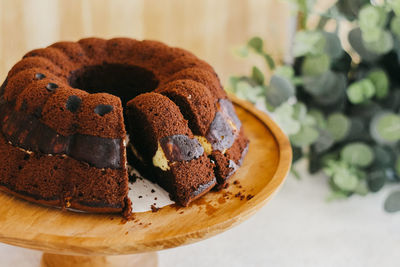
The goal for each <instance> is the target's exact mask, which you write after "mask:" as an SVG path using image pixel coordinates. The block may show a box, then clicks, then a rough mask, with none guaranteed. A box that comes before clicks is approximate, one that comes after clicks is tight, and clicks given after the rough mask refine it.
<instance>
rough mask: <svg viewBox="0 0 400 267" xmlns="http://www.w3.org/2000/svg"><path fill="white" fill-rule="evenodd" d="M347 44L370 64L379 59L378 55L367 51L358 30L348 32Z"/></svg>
mask: <svg viewBox="0 0 400 267" xmlns="http://www.w3.org/2000/svg"><path fill="white" fill-rule="evenodd" d="M348 39H349V43H350V45H351V46H352V47H353V49H354V50H355V51H356V52H357V54H358V55H359V56H360V57H361V58H362V59H363V60H365V61H368V62H372V61H375V60H377V59H378V58H379V55H378V54H377V53H375V52H373V51H370V50H368V49H367V48H366V47H365V45H364V42H363V39H362V34H361V30H360V28H354V29H352V30H351V31H350V32H349V36H348Z"/></svg>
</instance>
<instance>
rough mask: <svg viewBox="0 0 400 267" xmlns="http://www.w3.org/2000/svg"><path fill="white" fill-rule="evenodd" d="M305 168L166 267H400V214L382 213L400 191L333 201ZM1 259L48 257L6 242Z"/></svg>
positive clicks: (28, 266)
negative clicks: (254, 209) (255, 208)
mask: <svg viewBox="0 0 400 267" xmlns="http://www.w3.org/2000/svg"><path fill="white" fill-rule="evenodd" d="M301 167H303V166H301ZM300 169H301V170H302V171H301V174H302V176H303V178H302V180H300V181H298V180H296V179H295V178H294V177H292V176H289V177H288V179H287V181H286V183H285V184H284V186H283V188H282V189H281V191H280V192H279V193H278V194H277V195H276V196H275V198H273V199H272V200H271V201H270V202H269V203H268V204H267V205H266V206H265V207H263V208H262V209H261V210H260V211H259V212H258V213H257V214H255V215H254V216H253V217H251V218H250V219H249V220H247V221H245V222H244V223H242V224H241V225H239V226H237V227H234V228H233V229H231V230H228V231H227V232H225V233H222V234H220V235H218V236H215V237H213V238H210V239H208V240H205V241H202V242H199V243H195V244H192V245H187V246H183V247H179V248H174V249H169V250H165V251H161V252H159V261H160V267H180V266H182V267H187V266H190V267H197V266H219V267H223V266H230V267H234V266H246V267H250V266H279V267H286V266H288V267H293V266H324V267H330V266H332V267H340V266H351V267H358V266H360V267H369V266H371V267H386V266H387V267H391V266H400V212H399V213H395V214H387V213H385V212H384V211H383V208H382V205H383V201H384V199H385V197H386V196H387V195H388V193H389V192H390V191H391V190H394V189H399V188H400V186H396V187H394V186H391V187H388V186H387V187H386V188H385V189H384V190H382V191H381V192H379V193H376V194H371V195H369V196H367V197H358V196H355V197H352V198H351V199H350V200H344V201H336V202H333V203H326V202H325V197H326V196H327V195H328V192H329V191H328V188H327V186H326V178H325V177H324V176H323V175H322V174H320V175H316V176H313V177H310V176H307V174H306V173H305V171H304V168H300ZM0 256H1V261H0V266H1V267H3V266H4V267H9V266H10V267H16V266H18V267H32V266H39V260H40V256H41V253H40V252H37V251H31V250H27V249H21V248H16V247H12V246H8V245H3V244H0Z"/></svg>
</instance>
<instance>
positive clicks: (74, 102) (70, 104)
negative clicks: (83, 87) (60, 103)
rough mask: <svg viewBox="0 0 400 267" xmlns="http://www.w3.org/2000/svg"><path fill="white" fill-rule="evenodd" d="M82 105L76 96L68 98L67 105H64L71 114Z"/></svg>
mask: <svg viewBox="0 0 400 267" xmlns="http://www.w3.org/2000/svg"><path fill="white" fill-rule="evenodd" d="M81 103H82V99H81V98H80V97H79V96H76V95H71V96H70V97H68V100H67V103H66V105H65V106H66V107H67V109H68V110H69V111H71V112H76V111H77V110H78V109H79V107H80V106H81Z"/></svg>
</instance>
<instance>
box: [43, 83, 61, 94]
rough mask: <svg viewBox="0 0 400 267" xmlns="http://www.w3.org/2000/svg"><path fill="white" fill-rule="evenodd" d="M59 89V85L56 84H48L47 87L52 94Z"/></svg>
mask: <svg viewBox="0 0 400 267" xmlns="http://www.w3.org/2000/svg"><path fill="white" fill-rule="evenodd" d="M57 88H58V85H57V84H55V83H48V84H47V85H46V89H47V90H49V91H50V92H52V91H54V90H56V89H57Z"/></svg>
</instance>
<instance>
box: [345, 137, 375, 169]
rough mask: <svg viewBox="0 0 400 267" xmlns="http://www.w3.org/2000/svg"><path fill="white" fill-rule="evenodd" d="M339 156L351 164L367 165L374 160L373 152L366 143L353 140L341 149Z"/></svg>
mask: <svg viewBox="0 0 400 267" xmlns="http://www.w3.org/2000/svg"><path fill="white" fill-rule="evenodd" d="M340 158H341V159H342V160H343V161H345V162H347V163H349V164H351V165H354V166H360V167H367V166H369V165H370V164H371V163H372V161H373V160H374V152H373V150H372V149H371V148H370V147H369V146H368V145H366V144H364V143H362V142H354V143H350V144H348V145H346V146H345V147H344V148H343V149H342V150H341V152H340Z"/></svg>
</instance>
